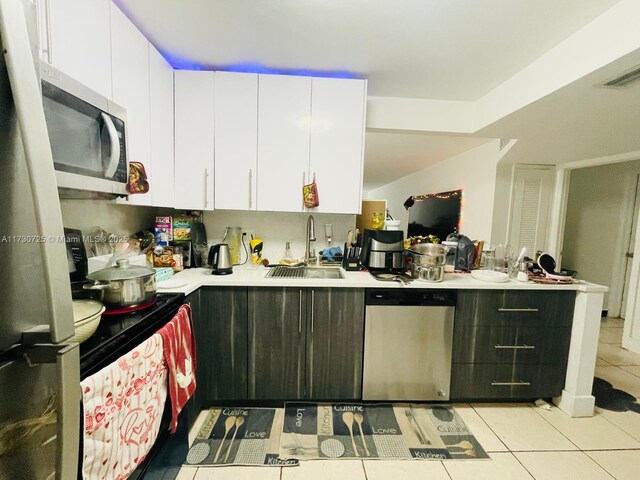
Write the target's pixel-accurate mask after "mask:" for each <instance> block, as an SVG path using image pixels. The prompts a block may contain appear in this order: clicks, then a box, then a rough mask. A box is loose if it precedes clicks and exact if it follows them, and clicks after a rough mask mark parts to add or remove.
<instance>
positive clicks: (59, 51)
mask: <svg viewBox="0 0 640 480" xmlns="http://www.w3.org/2000/svg"><path fill="white" fill-rule="evenodd" d="M37 5H38V16H39V20H40V22H39V23H40V44H41V51H40V57H41V58H42V59H43V60H44V61H45V62H48V63H51V64H52V65H53V66H54V67H56V68H57V69H59V70H62V71H63V72H64V73H66V74H67V75H69V76H70V77H72V78H74V79H75V80H77V81H79V82H80V83H82V84H84V85H86V86H87V87H89V88H91V89H92V90H95V91H96V92H98V93H99V94H100V95H103V96H105V97H107V98H111V93H112V92H111V33H110V32H111V26H110V24H109V16H110V13H109V8H110V5H111V1H110V0H38V4H37Z"/></svg>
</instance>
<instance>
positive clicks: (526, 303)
mask: <svg viewBox="0 0 640 480" xmlns="http://www.w3.org/2000/svg"><path fill="white" fill-rule="evenodd" d="M575 295H576V294H575V292H574V291H553V290H543V291H532V290H461V291H460V292H458V301H457V304H456V326H457V327H463V326H464V327H466V326H475V327H483V326H505V327H506V326H531V327H536V326H537V327H570V326H571V323H572V319H573V307H574V302H575Z"/></svg>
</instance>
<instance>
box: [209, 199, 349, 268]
mask: <svg viewBox="0 0 640 480" xmlns="http://www.w3.org/2000/svg"><path fill="white" fill-rule="evenodd" d="M311 215H313V218H314V221H315V227H316V239H317V240H316V241H315V242H312V243H311V248H312V249H314V248H315V250H316V252H319V251H320V250H322V249H324V248H325V247H326V243H325V234H324V233H325V228H324V225H325V223H330V224H331V225H332V228H333V246H339V247H340V248H343V247H344V242H345V241H346V239H347V232H348V231H349V230H353V229H355V225H356V217H355V215H337V214H328V213H313V212H311ZM308 217H309V213H278V212H250V211H231V210H215V211H213V212H205V213H204V216H203V222H204V225H205V228H206V230H207V238H208V242H209V245H212V244H214V243H219V242H220V241H221V239H222V236H223V235H224V231H225V227H241V228H242V230H243V231H246V232H247V233H253V235H254V236H255V237H256V238H261V239H262V240H263V241H264V246H263V258H266V259H268V260H269V261H270V262H271V263H277V262H278V261H279V260H280V259H281V258H282V254H283V253H284V248H285V242H291V250H292V254H293V255H294V257H303V256H304V250H305V238H306V231H307V230H306V229H307V218H308ZM250 239H251V237H249V238H248V240H250ZM248 248H249V245H248V241H247V249H248ZM241 259H244V253H243V254H241Z"/></svg>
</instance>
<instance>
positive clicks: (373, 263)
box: [360, 229, 404, 272]
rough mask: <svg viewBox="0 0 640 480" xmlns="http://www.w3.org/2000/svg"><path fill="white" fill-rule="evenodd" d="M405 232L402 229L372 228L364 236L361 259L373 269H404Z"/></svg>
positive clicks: (397, 270) (394, 270)
mask: <svg viewBox="0 0 640 480" xmlns="http://www.w3.org/2000/svg"><path fill="white" fill-rule="evenodd" d="M403 250H404V232H402V231H401V230H370V229H367V230H365V231H364V233H363V236H362V253H361V257H360V261H361V263H362V265H364V266H365V267H366V268H367V269H369V270H371V271H387V272H388V271H393V272H402V271H403V270H404V259H403V257H402V251H403Z"/></svg>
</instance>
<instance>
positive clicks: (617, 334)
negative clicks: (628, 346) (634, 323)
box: [598, 328, 624, 345]
mask: <svg viewBox="0 0 640 480" xmlns="http://www.w3.org/2000/svg"><path fill="white" fill-rule="evenodd" d="M622 330H624V329H623V328H601V329H600V337H599V338H598V341H599V342H602V343H612V344H614V345H622Z"/></svg>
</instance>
